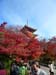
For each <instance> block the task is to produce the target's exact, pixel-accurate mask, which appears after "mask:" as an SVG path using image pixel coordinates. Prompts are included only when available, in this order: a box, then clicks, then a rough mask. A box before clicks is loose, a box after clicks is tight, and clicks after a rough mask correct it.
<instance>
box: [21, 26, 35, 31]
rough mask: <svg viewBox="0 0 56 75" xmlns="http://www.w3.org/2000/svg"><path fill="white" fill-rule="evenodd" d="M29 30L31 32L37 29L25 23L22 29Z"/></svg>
mask: <svg viewBox="0 0 56 75" xmlns="http://www.w3.org/2000/svg"><path fill="white" fill-rule="evenodd" d="M25 29H26V30H28V31H30V32H35V31H36V29H33V28H31V27H29V26H27V25H25V26H24V27H23V28H22V29H21V31H22V30H25Z"/></svg>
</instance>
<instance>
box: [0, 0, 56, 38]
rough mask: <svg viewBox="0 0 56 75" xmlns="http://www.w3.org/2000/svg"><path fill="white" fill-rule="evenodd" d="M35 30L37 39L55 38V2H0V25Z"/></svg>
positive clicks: (52, 0) (32, 0)
mask: <svg viewBox="0 0 56 75" xmlns="http://www.w3.org/2000/svg"><path fill="white" fill-rule="evenodd" d="M27 19H28V26H31V27H33V28H35V29H37V31H36V34H38V35H39V38H51V37H53V36H56V0H0V23H2V22H3V21H6V22H8V24H9V25H25V24H26V23H27Z"/></svg>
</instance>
